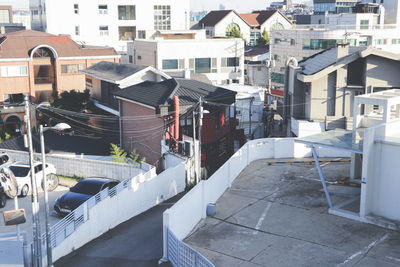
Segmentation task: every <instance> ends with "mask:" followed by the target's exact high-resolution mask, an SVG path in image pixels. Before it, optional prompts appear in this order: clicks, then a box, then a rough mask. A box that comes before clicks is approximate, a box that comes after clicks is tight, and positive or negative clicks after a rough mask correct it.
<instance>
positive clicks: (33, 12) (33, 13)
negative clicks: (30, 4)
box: [31, 10, 39, 16]
mask: <svg viewBox="0 0 400 267" xmlns="http://www.w3.org/2000/svg"><path fill="white" fill-rule="evenodd" d="M31 14H32V15H33V16H35V15H39V10H32V11H31Z"/></svg>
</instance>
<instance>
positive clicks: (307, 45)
mask: <svg viewBox="0 0 400 267" xmlns="http://www.w3.org/2000/svg"><path fill="white" fill-rule="evenodd" d="M343 42H344V41H343V40H336V39H331V40H330V39H304V40H303V49H310V50H320V49H329V48H333V47H336V44H341V43H343Z"/></svg>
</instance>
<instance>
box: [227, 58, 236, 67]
mask: <svg viewBox="0 0 400 267" xmlns="http://www.w3.org/2000/svg"><path fill="white" fill-rule="evenodd" d="M226 65H227V67H237V66H239V58H238V57H228V58H227V59H226Z"/></svg>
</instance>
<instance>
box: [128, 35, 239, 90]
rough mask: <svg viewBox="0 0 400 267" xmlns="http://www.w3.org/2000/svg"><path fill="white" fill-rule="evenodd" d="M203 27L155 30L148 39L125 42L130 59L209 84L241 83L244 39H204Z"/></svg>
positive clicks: (175, 75)
mask: <svg viewBox="0 0 400 267" xmlns="http://www.w3.org/2000/svg"><path fill="white" fill-rule="evenodd" d="M205 32H206V31H205V30H191V31H158V32H157V34H156V37H154V38H153V39H151V40H144V39H137V40H135V41H133V42H131V43H128V56H129V62H130V63H133V64H136V65H144V66H153V67H154V68H156V69H159V70H162V71H163V72H165V73H167V74H169V75H171V76H173V77H181V78H182V77H186V78H188V77H189V76H188V75H190V76H191V78H193V79H197V80H199V79H201V80H203V81H204V78H206V80H208V82H211V83H212V84H226V83H240V84H243V82H244V41H243V40H242V39H240V38H226V37H225V38H206V33H205Z"/></svg>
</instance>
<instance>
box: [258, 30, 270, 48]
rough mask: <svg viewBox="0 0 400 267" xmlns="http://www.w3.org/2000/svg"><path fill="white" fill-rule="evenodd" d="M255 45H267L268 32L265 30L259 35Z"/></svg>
mask: <svg viewBox="0 0 400 267" xmlns="http://www.w3.org/2000/svg"><path fill="white" fill-rule="evenodd" d="M257 44H258V45H267V44H269V35H268V32H267V31H266V30H265V29H264V31H263V32H262V33H261V36H260V38H258V40H257Z"/></svg>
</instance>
